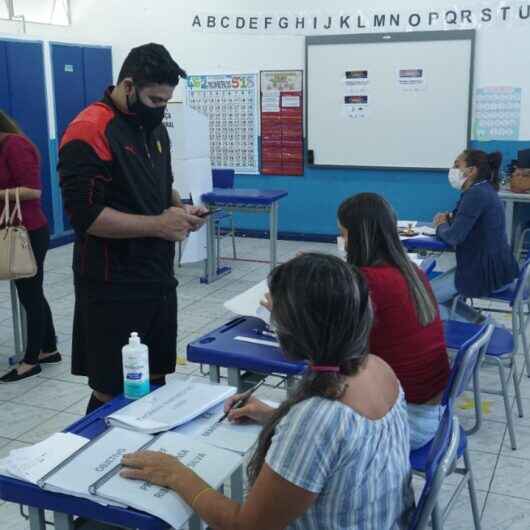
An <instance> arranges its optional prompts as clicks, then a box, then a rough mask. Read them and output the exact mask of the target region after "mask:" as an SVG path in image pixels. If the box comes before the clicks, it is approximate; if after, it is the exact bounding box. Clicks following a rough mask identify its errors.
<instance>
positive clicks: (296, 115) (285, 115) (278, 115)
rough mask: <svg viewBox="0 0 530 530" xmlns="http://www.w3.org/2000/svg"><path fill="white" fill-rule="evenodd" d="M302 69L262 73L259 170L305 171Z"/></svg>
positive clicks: (270, 173) (273, 173)
mask: <svg viewBox="0 0 530 530" xmlns="http://www.w3.org/2000/svg"><path fill="white" fill-rule="evenodd" d="M303 116H304V101H303V74H302V71H301V70H278V71H267V72H261V172H262V173H263V174H265V175H303V174H304V129H303Z"/></svg>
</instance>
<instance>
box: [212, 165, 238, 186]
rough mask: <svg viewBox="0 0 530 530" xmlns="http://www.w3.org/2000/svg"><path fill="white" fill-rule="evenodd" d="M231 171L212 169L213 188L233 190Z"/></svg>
mask: <svg viewBox="0 0 530 530" xmlns="http://www.w3.org/2000/svg"><path fill="white" fill-rule="evenodd" d="M234 175H235V171H234V170H233V169H212V183H213V187H214V188H230V189H231V188H233V187H234Z"/></svg>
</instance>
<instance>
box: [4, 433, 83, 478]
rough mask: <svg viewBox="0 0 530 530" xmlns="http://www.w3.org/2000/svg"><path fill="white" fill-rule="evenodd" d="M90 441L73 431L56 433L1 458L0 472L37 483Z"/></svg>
mask: <svg viewBox="0 0 530 530" xmlns="http://www.w3.org/2000/svg"><path fill="white" fill-rule="evenodd" d="M88 442H89V440H88V439H87V438H83V437H82V436H78V435H76V434H72V433H62V432H60V433H57V434H54V435H52V436H50V437H49V438H47V439H46V440H43V441H42V442H39V443H37V444H35V445H31V446H29V447H22V448H21V449H13V450H12V451H11V452H10V453H9V456H8V457H6V458H4V459H3V460H0V473H1V474H2V475H6V476H10V477H13V478H16V479H19V480H24V481H26V482H31V483H32V484H35V485H37V484H38V482H39V481H40V480H41V479H42V478H43V477H45V476H46V475H48V474H49V473H51V472H52V471H53V470H54V469H55V468H57V467H58V466H59V465H60V464H62V463H63V462H64V461H65V460H66V459H68V458H70V457H71V456H72V455H73V454H75V453H77V452H78V451H79V450H80V449H81V448H82V447H84V446H85V445H86V444H87V443H88Z"/></svg>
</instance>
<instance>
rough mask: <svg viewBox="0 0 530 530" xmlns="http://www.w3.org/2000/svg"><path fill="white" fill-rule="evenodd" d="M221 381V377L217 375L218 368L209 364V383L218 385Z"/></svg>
mask: <svg viewBox="0 0 530 530" xmlns="http://www.w3.org/2000/svg"><path fill="white" fill-rule="evenodd" d="M220 380H221V375H220V374H219V366H214V365H213V364H210V382H212V383H219V381H220Z"/></svg>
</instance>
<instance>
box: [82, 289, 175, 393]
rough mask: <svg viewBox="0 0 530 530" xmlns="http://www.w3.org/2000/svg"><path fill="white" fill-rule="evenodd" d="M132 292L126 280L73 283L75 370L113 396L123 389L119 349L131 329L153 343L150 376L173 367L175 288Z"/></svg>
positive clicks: (97, 387)
mask: <svg viewBox="0 0 530 530" xmlns="http://www.w3.org/2000/svg"><path fill="white" fill-rule="evenodd" d="M134 292H135V290H134V288H131V287H129V288H124V287H123V286H119V287H115V286H105V289H102V288H101V287H99V286H98V288H96V289H95V288H94V287H93V286H90V287H87V286H76V288H75V310H74V330H73V337H72V374H74V375H84V376H87V377H88V384H89V385H90V387H91V388H92V389H94V390H97V391H99V392H103V393H105V394H111V395H113V396H115V395H117V394H120V393H121V392H123V368H122V354H121V350H122V348H123V346H125V344H127V343H128V341H129V336H130V334H131V332H133V331H136V332H137V333H138V334H139V336H140V338H141V340H142V342H143V343H144V344H146V345H147V347H148V348H149V370H150V373H151V376H153V375H156V374H169V373H172V372H174V371H175V364H176V360H177V292H176V288H175V287H172V288H168V287H166V286H164V287H160V286H157V287H155V288H153V289H149V291H148V292H146V291H145V290H144V291H143V292H142V293H141V294H140V295H138V296H134Z"/></svg>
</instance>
